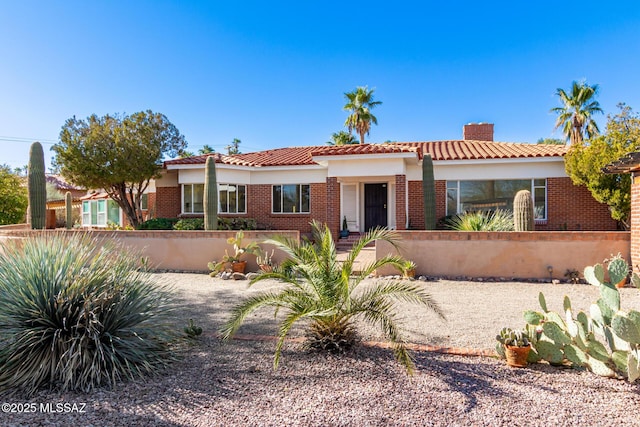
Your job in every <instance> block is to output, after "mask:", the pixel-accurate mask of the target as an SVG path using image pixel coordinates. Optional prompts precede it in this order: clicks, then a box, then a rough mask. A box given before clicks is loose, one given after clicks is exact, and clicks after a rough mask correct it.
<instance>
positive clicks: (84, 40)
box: [0, 0, 640, 166]
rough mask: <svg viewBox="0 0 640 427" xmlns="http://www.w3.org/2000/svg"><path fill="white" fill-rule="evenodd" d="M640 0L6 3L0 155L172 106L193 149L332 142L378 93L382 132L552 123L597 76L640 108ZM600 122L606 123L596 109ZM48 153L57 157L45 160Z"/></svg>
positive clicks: (413, 136) (509, 133) (14, 157)
mask: <svg viewBox="0 0 640 427" xmlns="http://www.w3.org/2000/svg"><path fill="white" fill-rule="evenodd" d="M639 71H640V5H639V4H638V3H637V2H636V1H635V0H634V1H617V2H602V1H590V0H587V1H580V2H575V1H566V2H559V1H557V0H555V1H527V2H519V1H515V2H514V1H512V0H511V1H508V2H507V1H505V2H478V1H450V2H444V1H438V2H435V1H433V2H429V1H416V2H390V1H381V2H376V1H367V2H359V1H351V2H343V1H322V2H307V1H295V2H278V1H270V2H267V1H260V2H252V1H243V2H234V1H209V2H204V1H203V2H197V1H157V0H154V1H139V0H135V1H100V2H99V1H86V0H85V1H69V0H67V1H58V2H52V1H44V0H43V1H29V0H20V1H8V0H7V1H3V2H2V4H1V8H0V164H1V163H6V164H9V165H11V166H21V165H24V164H26V163H27V158H28V150H29V144H30V142H31V141H32V140H40V141H41V142H43V143H44V144H45V145H44V147H45V156H46V157H50V156H51V154H52V153H51V152H50V151H49V150H48V149H49V148H50V147H51V145H52V144H53V143H55V142H56V141H57V139H58V134H59V132H60V128H61V126H62V125H63V124H64V122H65V120H66V119H68V118H70V117H72V116H74V115H75V116H76V117H79V118H86V117H87V116H89V115H91V114H93V113H95V114H98V115H104V114H108V113H134V112H136V111H140V110H146V109H151V110H153V111H157V112H162V113H164V114H165V115H166V116H167V117H168V118H169V120H170V121H171V122H172V123H173V124H175V125H176V126H177V127H178V129H180V131H181V132H182V133H183V134H184V135H185V137H186V139H187V141H188V142H189V148H190V150H192V151H197V149H198V148H200V147H202V146H203V145H204V144H209V145H211V146H213V147H214V148H216V150H217V151H224V147H225V146H226V145H227V144H228V143H229V142H230V141H231V140H232V139H233V138H240V139H241V140H242V144H241V146H240V148H241V150H242V151H243V152H248V151H256V150H262V149H268V148H274V147H283V146H292V145H320V144H323V143H324V142H325V141H327V140H328V139H329V137H330V135H331V133H332V132H335V131H338V130H341V129H342V127H343V123H344V120H345V118H346V115H347V113H346V112H344V111H343V110H342V107H343V105H344V102H345V101H344V95H343V94H344V92H347V91H350V90H352V89H354V88H355V87H356V86H359V85H368V86H369V87H373V88H375V89H376V92H375V94H376V97H377V99H378V100H380V101H382V102H383V104H382V105H381V106H379V107H378V108H376V110H374V113H375V114H376V116H377V117H378V120H379V125H378V126H374V127H373V128H372V130H371V134H370V137H369V139H368V140H369V141H371V142H384V141H386V140H392V141H416V140H418V141H424V140H438V139H458V138H461V135H462V126H463V124H465V123H468V122H491V123H495V139H496V140H498V141H512V142H535V141H536V140H537V139H538V138H540V137H553V136H555V137H560V136H561V135H560V134H559V133H558V132H556V133H555V134H554V133H553V126H554V121H555V117H554V115H552V114H551V113H549V109H550V108H552V107H555V106H557V105H558V101H557V99H556V97H555V95H554V94H555V90H556V88H558V87H563V88H568V87H569V85H570V84H571V82H572V81H573V80H579V79H584V78H586V79H587V81H588V83H590V84H594V83H597V84H599V85H600V96H599V98H598V100H599V101H600V104H601V106H602V108H603V109H604V110H605V112H606V113H615V111H616V104H617V103H618V102H626V103H627V104H628V105H630V106H631V107H633V108H634V109H635V110H636V111H639V110H640V78H639V77H638V76H639ZM598 122H599V124H600V125H601V127H604V124H605V122H606V118H605V117H604V116H602V117H599V119H598ZM47 163H48V162H47Z"/></svg>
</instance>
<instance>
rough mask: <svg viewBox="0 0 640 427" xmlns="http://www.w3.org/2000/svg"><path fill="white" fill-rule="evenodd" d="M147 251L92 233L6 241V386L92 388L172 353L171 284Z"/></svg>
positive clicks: (2, 286)
mask: <svg viewBox="0 0 640 427" xmlns="http://www.w3.org/2000/svg"><path fill="white" fill-rule="evenodd" d="M140 259H141V258H140V257H138V256H136V255H135V254H132V253H131V252H130V251H127V250H126V249H125V248H123V247H122V246H120V245H118V244H109V243H107V242H103V241H100V240H96V239H92V238H90V237H89V236H87V235H75V234H74V235H73V236H71V237H68V236H65V235H63V234H54V235H39V236H37V237H30V238H27V239H25V240H23V241H21V242H15V241H9V242H7V243H3V244H2V245H1V246H0V390H2V391H7V392H9V393H12V392H18V391H20V392H23V393H25V394H27V395H29V394H32V393H34V392H35V391H36V390H37V389H38V388H40V387H42V386H45V385H49V386H53V387H58V388H59V389H61V390H79V391H88V390H90V389H93V388H95V387H97V386H101V385H109V386H113V385H114V384H115V383H116V382H118V381H121V380H123V379H134V378H137V377H141V376H144V375H146V374H152V373H155V372H156V371H157V370H158V369H161V368H163V367H165V366H166V365H167V363H168V362H169V361H170V360H171V359H172V356H171V349H170V343H171V341H172V339H173V337H174V333H173V332H172V331H173V327H172V323H171V322H172V321H171V309H170V305H169V303H170V301H169V294H168V290H167V289H166V288H163V287H160V286H158V285H157V284H156V283H155V282H154V280H153V279H152V276H151V275H150V274H149V273H148V272H146V271H145V269H144V267H143V265H142V264H141V263H139V262H138V261H136V260H140Z"/></svg>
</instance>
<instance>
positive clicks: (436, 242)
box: [376, 231, 631, 279]
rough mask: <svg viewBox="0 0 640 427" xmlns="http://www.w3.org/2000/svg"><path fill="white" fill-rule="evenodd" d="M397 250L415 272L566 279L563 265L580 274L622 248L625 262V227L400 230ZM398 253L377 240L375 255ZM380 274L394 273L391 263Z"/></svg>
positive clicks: (627, 252) (627, 246) (627, 240)
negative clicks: (608, 229) (615, 229)
mask: <svg viewBox="0 0 640 427" xmlns="http://www.w3.org/2000/svg"><path fill="white" fill-rule="evenodd" d="M398 234H399V235H400V237H401V241H402V243H401V249H400V253H401V254H402V255H403V256H404V257H406V258H407V259H410V260H412V261H414V262H415V263H416V264H417V268H416V273H417V274H418V275H426V276H439V277H459V276H468V277H504V278H540V279H543V278H550V273H549V271H548V267H549V266H551V267H552V268H553V272H552V273H551V276H552V277H553V278H554V279H565V277H564V274H565V273H566V271H567V269H575V270H578V271H579V272H580V273H582V271H583V270H584V267H586V266H587V265H593V264H595V263H598V262H600V263H601V262H602V261H603V259H605V258H609V257H610V256H611V254H617V253H618V252H620V253H621V254H622V256H623V257H624V258H625V259H626V260H627V261H629V258H630V249H631V243H630V233H629V232H619V231H618V232H599V231H575V232H573V231H558V232H555V231H542V232H536V231H530V232H459V231H399V232H398ZM389 253H396V252H395V250H394V249H393V247H392V246H391V245H390V244H389V243H387V242H377V243H376V258H378V259H379V258H381V257H382V256H384V255H387V254H389ZM378 274H382V275H385V274H397V272H396V271H395V270H393V269H390V268H384V269H380V270H379V271H378Z"/></svg>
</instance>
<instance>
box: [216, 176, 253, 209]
mask: <svg viewBox="0 0 640 427" xmlns="http://www.w3.org/2000/svg"><path fill="white" fill-rule="evenodd" d="M225 186H226V190H225V189H224V187H225ZM229 186H234V187H236V191H237V189H238V188H240V187H243V188H244V206H243V210H242V211H240V209H238V197H237V196H236V212H229ZM223 191H226V192H227V210H226V212H223V211H222V198H221V197H220V193H221V192H223ZM218 213H219V214H222V215H236V214H237V215H246V214H247V186H246V185H245V184H233V183H219V184H218Z"/></svg>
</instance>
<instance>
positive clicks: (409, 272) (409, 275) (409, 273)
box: [404, 268, 416, 279]
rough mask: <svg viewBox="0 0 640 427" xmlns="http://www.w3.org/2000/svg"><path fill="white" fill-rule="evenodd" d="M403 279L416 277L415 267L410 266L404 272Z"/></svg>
mask: <svg viewBox="0 0 640 427" xmlns="http://www.w3.org/2000/svg"><path fill="white" fill-rule="evenodd" d="M404 277H405V279H414V278H415V277H416V269H415V268H412V269H411V270H407V271H405V272H404Z"/></svg>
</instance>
